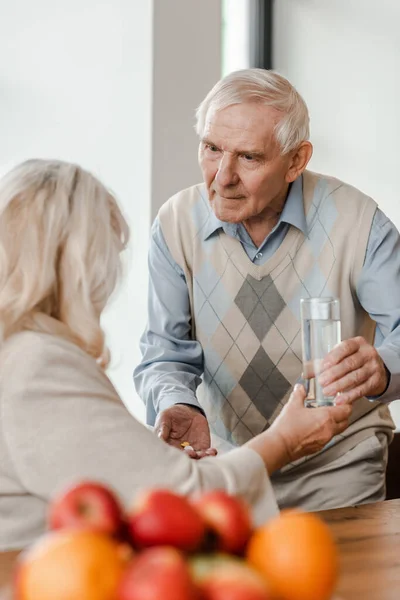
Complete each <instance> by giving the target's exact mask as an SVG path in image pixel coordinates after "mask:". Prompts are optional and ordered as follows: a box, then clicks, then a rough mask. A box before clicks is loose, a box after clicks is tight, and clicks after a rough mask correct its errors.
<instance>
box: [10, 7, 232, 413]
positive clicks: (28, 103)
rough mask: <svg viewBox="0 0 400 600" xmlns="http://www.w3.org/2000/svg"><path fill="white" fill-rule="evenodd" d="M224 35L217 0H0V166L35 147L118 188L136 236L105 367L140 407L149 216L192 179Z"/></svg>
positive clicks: (132, 405)
mask: <svg viewBox="0 0 400 600" xmlns="http://www.w3.org/2000/svg"><path fill="white" fill-rule="evenodd" d="M220 43H221V3H220V0H202V2H201V3H199V2H198V1H197V0H168V2H166V0H103V1H101V2H99V1H97V0H85V2H82V1H78V0H60V1H58V2H54V1H51V0H36V2H34V3H32V2H30V0H13V2H2V3H0V123H1V125H0V131H1V145H0V174H1V172H4V171H6V170H7V169H8V168H9V167H10V166H12V165H14V164H15V163H17V162H19V161H21V160H24V159H26V158H31V157H51V158H53V157H55V158H61V159H65V160H71V161H75V162H78V163H80V164H82V166H84V167H86V168H88V169H90V170H92V171H93V172H94V173H95V174H96V175H98V176H99V177H100V178H101V179H102V180H104V182H105V183H106V184H107V185H109V186H110V187H111V188H112V189H113V190H114V192H115V193H116V195H117V197H118V198H119V200H120V202H121V204H122V206H123V209H124V211H125V214H126V216H127V218H128V221H129V223H130V225H131V229H132V242H131V246H130V250H129V253H128V256H126V278H125V279H124V280H123V282H122V283H121V285H120V287H119V289H118V290H117V293H116V294H115V298H114V300H113V302H112V304H111V306H110V308H109V309H108V310H107V312H106V314H105V317H104V325H105V328H106V331H107V334H108V343H109V346H110V349H111V353H112V359H113V360H112V365H111V368H110V371H109V375H110V377H111V379H112V380H113V382H114V384H115V385H116V387H117V389H118V391H119V393H120V394H121V396H122V398H123V400H124V401H125V403H126V404H127V406H128V407H129V409H130V410H131V411H132V412H134V413H135V415H136V416H138V417H139V418H141V417H143V416H144V408H143V404H142V402H141V401H140V400H139V398H138V397H137V395H136V393H135V391H134V387H133V381H132V371H133V368H134V366H135V364H137V362H138V361H139V359H140V353H139V347H138V344H139V337H140V335H141V333H142V331H143V329H144V327H145V323H146V299H147V248H148V235H149V227H150V223H151V219H152V216H154V215H155V214H156V211H157V210H158V208H159V206H160V205H161V204H162V203H163V202H164V201H165V200H166V199H167V198H168V196H170V195H171V194H172V193H174V192H176V191H177V190H179V189H181V188H183V187H186V186H188V185H192V184H194V183H197V182H198V181H199V180H200V172H199V169H198V165H197V138H196V135H195V132H194V129H193V124H194V111H195V108H196V106H197V104H198V103H199V102H200V101H201V100H202V98H203V96H204V95H205V94H206V93H207V91H208V90H209V88H210V87H211V86H212V85H213V84H214V83H215V82H216V81H217V80H218V79H219V77H220V69H221V56H220V52H221V49H220Z"/></svg>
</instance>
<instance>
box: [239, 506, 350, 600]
mask: <svg viewBox="0 0 400 600" xmlns="http://www.w3.org/2000/svg"><path fill="white" fill-rule="evenodd" d="M247 558H248V560H249V562H250V564H252V565H254V567H256V568H257V569H258V570H259V572H260V573H262V574H263V575H264V577H265V579H266V581H268V583H269V584H270V585H271V588H272V591H273V592H274V594H276V595H277V596H278V597H279V598H280V599H281V600H330V598H331V596H332V593H333V591H334V588H335V584H336V581H337V575H338V553H337V549H336V545H335V542H334V540H333V537H332V534H331V532H330V530H329V528H328V526H327V525H326V524H325V523H324V522H323V521H322V520H321V519H320V518H319V517H317V516H316V515H313V514H310V513H303V512H300V511H297V510H288V511H283V512H282V513H281V514H280V515H279V516H278V517H276V518H274V519H272V520H271V521H269V522H268V523H266V525H264V526H263V527H260V528H259V529H257V530H256V531H255V533H254V534H253V536H252V538H251V540H250V543H249V546H248V551H247Z"/></svg>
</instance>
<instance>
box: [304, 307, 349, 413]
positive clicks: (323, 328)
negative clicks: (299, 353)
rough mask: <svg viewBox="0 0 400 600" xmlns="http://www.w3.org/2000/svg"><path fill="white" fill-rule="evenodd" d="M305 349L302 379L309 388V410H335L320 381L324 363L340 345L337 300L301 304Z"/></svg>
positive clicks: (306, 401)
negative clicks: (322, 407) (337, 345)
mask: <svg viewBox="0 0 400 600" xmlns="http://www.w3.org/2000/svg"><path fill="white" fill-rule="evenodd" d="M300 314H301V335H302V346H303V377H304V379H306V384H307V397H306V400H305V404H306V406H309V407H316V406H333V405H334V403H335V398H334V397H333V396H332V397H331V396H324V394H323V392H322V387H321V385H320V384H319V381H318V375H319V374H320V372H321V363H322V361H323V359H324V358H325V356H326V355H327V354H328V353H329V352H330V351H331V350H332V348H334V346H336V344H339V342H340V302H339V300H338V299H337V298H302V299H301V300H300Z"/></svg>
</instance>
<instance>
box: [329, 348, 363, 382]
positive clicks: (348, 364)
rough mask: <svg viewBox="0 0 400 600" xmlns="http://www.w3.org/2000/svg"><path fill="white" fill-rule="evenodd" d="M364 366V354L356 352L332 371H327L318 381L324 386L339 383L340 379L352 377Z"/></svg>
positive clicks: (332, 368) (331, 369)
mask: <svg viewBox="0 0 400 600" xmlns="http://www.w3.org/2000/svg"><path fill="white" fill-rule="evenodd" d="M364 364H365V357H364V356H363V354H362V352H355V353H354V354H352V355H351V356H348V357H347V358H345V359H344V360H342V361H341V362H340V363H339V364H338V365H334V366H333V367H331V368H330V369H325V371H324V372H323V373H321V375H320V376H319V378H318V381H319V383H320V384H321V385H322V386H328V385H330V384H331V383H337V381H338V380H339V379H342V378H344V377H346V375H351V374H352V373H355V372H356V371H358V370H359V369H361V368H362V367H363V366H364Z"/></svg>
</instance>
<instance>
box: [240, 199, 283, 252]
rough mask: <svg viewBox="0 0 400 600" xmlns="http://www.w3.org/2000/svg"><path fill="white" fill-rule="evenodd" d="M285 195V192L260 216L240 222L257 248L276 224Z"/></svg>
mask: <svg viewBox="0 0 400 600" xmlns="http://www.w3.org/2000/svg"><path fill="white" fill-rule="evenodd" d="M287 193H288V192H287V191H286V193H285V195H284V196H283V197H282V198H281V199H280V200H277V201H275V202H274V203H273V205H270V206H267V208H266V209H265V210H264V211H263V212H262V213H261V214H259V215H256V216H255V217H252V218H251V219H248V220H246V221H243V222H242V223H243V225H244V227H245V229H246V231H247V233H248V234H249V236H250V237H251V239H252V241H253V243H254V245H255V246H257V248H259V247H260V246H261V244H262V243H263V241H264V240H265V238H266V237H267V235H269V234H270V233H271V231H272V230H273V228H274V227H275V225H276V224H277V223H278V221H279V218H280V216H281V213H282V211H283V207H284V206H285V203H286V199H287Z"/></svg>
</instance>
